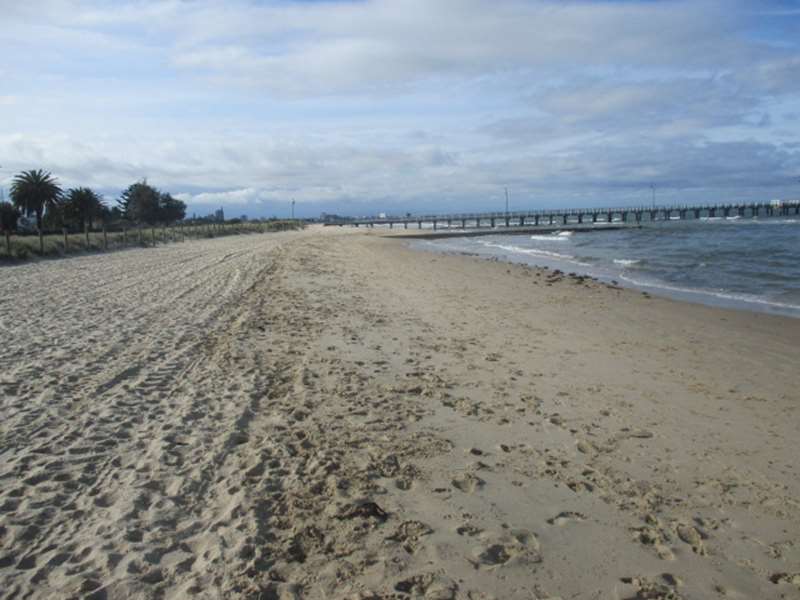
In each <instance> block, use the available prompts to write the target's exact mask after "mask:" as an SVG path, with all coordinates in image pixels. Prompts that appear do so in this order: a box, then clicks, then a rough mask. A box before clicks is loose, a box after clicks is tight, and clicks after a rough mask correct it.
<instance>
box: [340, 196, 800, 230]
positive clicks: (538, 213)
mask: <svg viewBox="0 0 800 600" xmlns="http://www.w3.org/2000/svg"><path fill="white" fill-rule="evenodd" d="M797 215H800V200H792V201H789V202H780V203H778V202H754V203H747V204H704V205H697V206H689V205H681V206H638V207H632V206H626V207H621V208H569V209H558V210H547V209H542V210H529V211H514V212H485V213H458V214H432V215H406V216H377V217H356V218H353V219H349V218H338V219H331V220H329V221H327V222H326V223H325V224H326V225H338V226H345V225H349V226H354V227H375V226H376V225H379V226H389V228H394V227H395V226H398V227H401V226H402V227H403V228H404V229H408V226H409V225H411V226H412V227H413V226H414V225H416V226H417V228H418V229H422V226H423V225H429V226H431V227H432V228H433V229H434V230H436V229H439V228H445V227H446V228H447V229H468V228H470V229H480V228H481V227H491V228H494V227H497V226H498V225H499V226H505V227H540V226H549V227H553V226H556V227H560V226H574V225H578V226H580V225H584V226H586V225H590V224H607V223H621V224H631V225H633V224H641V223H643V222H654V221H667V222H669V221H678V220H687V219H702V218H711V219H713V218H717V217H719V218H732V217H740V218H751V219H755V218H758V217H762V216H764V217H779V216H784V217H788V216H797Z"/></svg>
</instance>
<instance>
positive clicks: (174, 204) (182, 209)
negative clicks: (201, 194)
mask: <svg viewBox="0 0 800 600" xmlns="http://www.w3.org/2000/svg"><path fill="white" fill-rule="evenodd" d="M159 204H160V207H159V208H160V213H161V220H162V221H163V222H164V223H174V222H176V221H182V220H183V218H184V217H185V216H186V204H185V203H184V202H182V201H181V200H178V199H177V198H173V197H172V196H171V195H170V194H169V193H163V194H161V195H160V197H159Z"/></svg>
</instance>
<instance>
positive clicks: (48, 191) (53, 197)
mask: <svg viewBox="0 0 800 600" xmlns="http://www.w3.org/2000/svg"><path fill="white" fill-rule="evenodd" d="M60 199H61V188H60V187H59V186H58V183H57V182H56V180H55V179H54V178H53V176H52V175H51V174H50V173H49V172H47V171H43V170H41V169H38V170H30V171H23V172H22V173H20V174H19V175H17V176H16V177H14V181H13V182H12V184H11V200H12V202H13V203H14V205H15V206H16V207H17V208H19V209H20V210H22V211H23V212H24V213H25V215H26V216H31V215H33V214H35V215H36V227H37V228H38V229H39V232H40V233H41V231H42V219H43V217H44V213H45V211H46V210H53V209H55V208H56V207H57V206H58V202H59V200H60Z"/></svg>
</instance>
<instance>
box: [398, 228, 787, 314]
mask: <svg viewBox="0 0 800 600" xmlns="http://www.w3.org/2000/svg"><path fill="white" fill-rule="evenodd" d="M558 231H562V230H560V229H556V230H554V231H553V232H550V233H554V232H558ZM523 233H526V232H523ZM387 237H397V238H402V239H406V240H407V241H408V246H409V247H410V248H413V249H419V250H420V251H422V252H432V253H435V254H456V255H457V254H465V255H470V256H474V257H476V258H479V259H482V260H488V261H502V262H504V263H509V264H522V265H530V266H535V267H539V268H547V269H558V270H561V271H565V272H567V273H569V272H576V273H578V274H581V275H585V276H588V277H592V278H595V279H597V280H599V281H602V282H605V283H614V284H615V285H621V286H622V287H625V288H627V289H632V290H637V291H640V292H647V293H651V294H653V295H656V296H659V297H661V298H671V299H673V300H678V301H682V302H688V303H691V304H700V305H704V306H711V307H719V308H726V309H733V310H740V311H744V312H748V313H758V314H770V315H781V316H785V317H789V318H793V319H800V306H798V305H793V304H787V303H783V302H777V301H770V300H766V299H761V298H758V297H755V296H753V297H747V295H746V294H735V293H732V292H715V291H711V290H703V289H692V288H684V287H678V286H675V285H672V284H670V283H668V282H664V281H642V280H637V279H634V278H633V277H632V276H631V275H628V274H626V273H624V272H623V271H622V270H621V269H620V270H619V272H614V271H612V270H611V269H610V268H608V267H603V266H602V265H594V264H588V263H582V262H580V261H577V260H568V259H566V258H559V257H557V256H546V255H535V256H531V257H530V258H525V257H524V256H522V255H518V256H510V255H509V254H500V253H498V254H493V253H488V252H487V253H481V252H475V251H471V250H468V249H467V250H459V249H455V248H447V247H437V246H436V243H435V241H432V242H431V243H430V245H429V246H428V245H423V244H424V243H425V242H426V241H428V240H429V239H431V238H428V239H425V238H420V239H419V240H417V241H415V240H409V239H408V237H405V236H387ZM435 239H441V238H435Z"/></svg>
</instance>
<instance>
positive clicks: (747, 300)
mask: <svg viewBox="0 0 800 600" xmlns="http://www.w3.org/2000/svg"><path fill="white" fill-rule="evenodd" d="M619 278H620V279H622V280H623V281H626V282H628V283H630V284H631V285H634V286H636V287H640V288H653V289H658V290H666V291H668V292H676V293H679V294H688V295H701V296H712V297H714V298H721V299H723V300H732V301H734V302H741V303H744V304H758V305H761V306H770V307H773V308H778V309H787V310H792V311H800V305H797V304H788V303H786V302H776V301H774V300H768V299H767V298H764V297H762V296H753V295H751V294H735V293H732V292H722V291H712V290H703V289H698V288H684V287H678V286H674V285H667V284H666V283H662V282H652V281H641V280H637V279H633V278H632V277H627V276H625V275H620V276H619Z"/></svg>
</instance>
